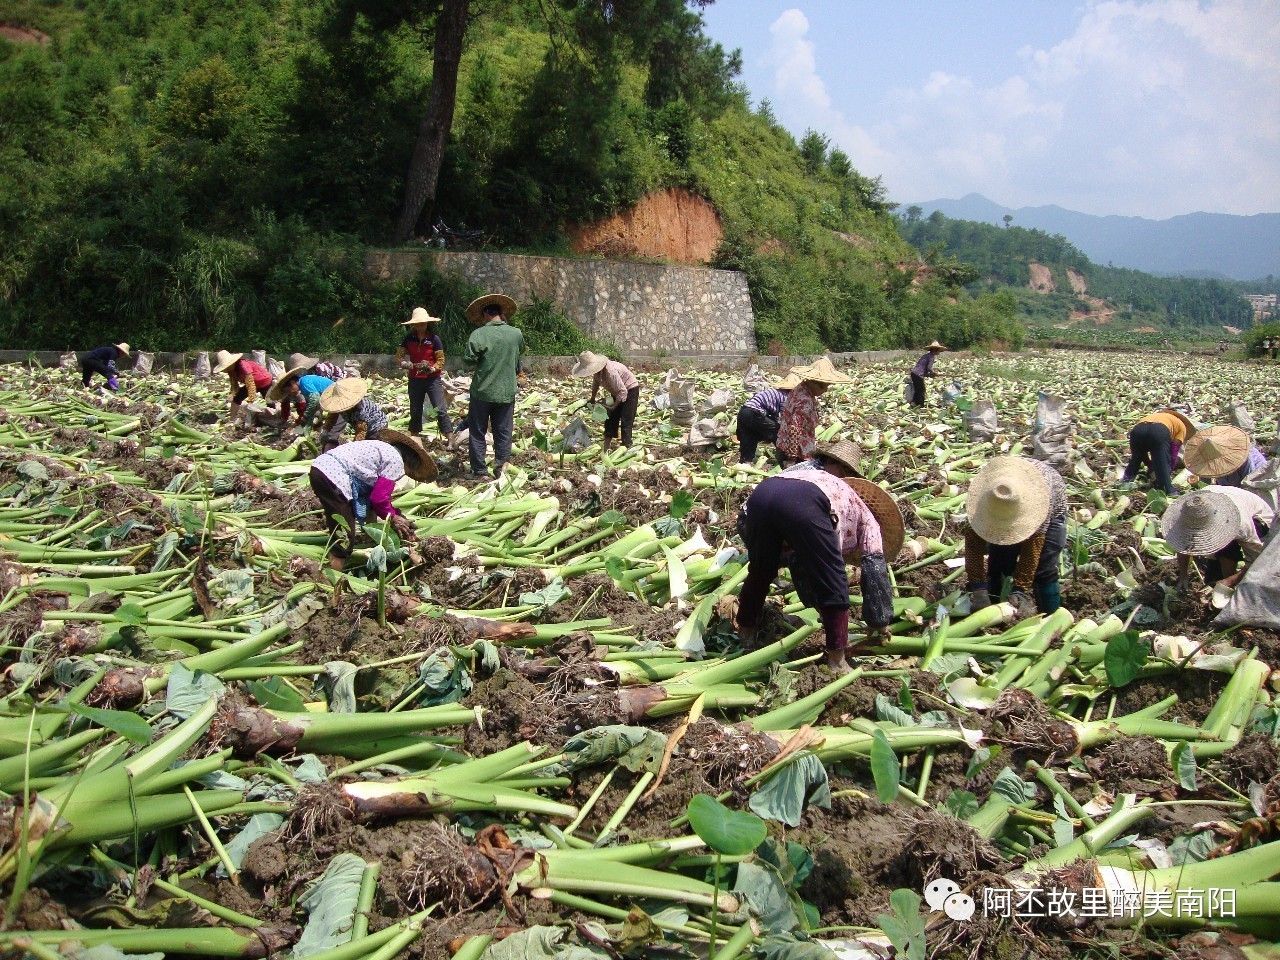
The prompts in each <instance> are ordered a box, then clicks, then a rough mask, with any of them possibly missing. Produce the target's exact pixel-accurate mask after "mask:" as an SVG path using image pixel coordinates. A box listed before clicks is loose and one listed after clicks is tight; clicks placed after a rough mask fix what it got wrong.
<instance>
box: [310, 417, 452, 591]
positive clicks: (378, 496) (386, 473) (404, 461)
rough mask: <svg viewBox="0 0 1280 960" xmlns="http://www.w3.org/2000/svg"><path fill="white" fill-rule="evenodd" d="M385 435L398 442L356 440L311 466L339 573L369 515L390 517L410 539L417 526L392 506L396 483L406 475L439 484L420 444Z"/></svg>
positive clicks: (313, 487) (331, 555)
mask: <svg viewBox="0 0 1280 960" xmlns="http://www.w3.org/2000/svg"><path fill="white" fill-rule="evenodd" d="M387 433H388V434H390V435H391V436H392V437H393V439H394V441H395V442H394V443H384V442H383V441H381V440H356V441H355V442H353V443H345V444H343V445H342V446H340V447H338V448H337V449H335V450H332V451H330V452H329V453H322V454H321V455H320V456H318V457H316V458H315V460H313V461H312V462H311V475H310V477H309V479H310V481H311V490H312V492H313V493H314V494H315V495H316V499H318V500H319V501H320V507H321V509H323V510H324V520H325V525H326V526H327V528H328V530H329V538H330V541H331V546H330V548H329V561H330V563H331V564H333V565H334V566H335V567H337V568H339V569H340V568H341V566H342V561H343V560H345V559H346V558H347V557H349V556H351V551H352V550H354V549H355V537H356V531H357V530H358V529H359V527H360V526H361V525H362V524H363V523H364V522H365V518H366V517H367V516H368V514H369V512H370V511H372V512H373V515H374V516H375V517H376V518H378V519H379V520H383V519H386V518H387V517H390V518H391V524H392V527H393V529H394V530H395V532H396V534H397V535H399V536H400V537H401V538H402V539H403V538H406V537H409V536H411V535H412V533H413V525H412V524H411V523H410V522H409V521H408V520H407V519H406V518H405V517H403V516H402V515H401V514H400V511H398V510H397V509H396V508H395V507H393V506H392V505H391V494H392V492H393V491H394V490H395V486H396V481H397V480H399V479H400V478H401V477H403V476H404V475H405V474H406V473H407V474H408V475H409V476H410V477H412V478H413V479H414V480H419V481H422V482H427V481H430V480H434V479H435V475H436V466H435V461H433V460H432V459H431V458H430V457H429V456H428V455H427V452H426V450H424V449H423V448H422V445H421V444H420V443H418V442H417V441H416V440H414V439H413V438H412V437H409V436H407V435H405V434H400V433H396V432H395V431H391V430H388V431H387ZM344 527H345V531H344V530H343V529H342V528H344ZM344 539H345V541H346V542H345V544H344V543H342V541H343V540H344Z"/></svg>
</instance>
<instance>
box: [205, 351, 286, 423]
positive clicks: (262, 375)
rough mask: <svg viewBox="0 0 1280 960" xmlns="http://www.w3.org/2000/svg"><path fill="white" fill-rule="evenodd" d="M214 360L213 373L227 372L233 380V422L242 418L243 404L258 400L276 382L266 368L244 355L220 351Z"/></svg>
mask: <svg viewBox="0 0 1280 960" xmlns="http://www.w3.org/2000/svg"><path fill="white" fill-rule="evenodd" d="M213 360H214V364H213V372H214V373H222V372H223V371H226V374H227V377H228V378H229V379H230V380H231V419H232V420H235V419H236V418H238V417H239V416H240V405H241V404H243V403H253V401H255V400H257V399H258V394H260V393H266V392H267V391H268V390H270V389H271V386H272V384H273V383H274V382H275V378H274V377H272V376H271V373H270V372H269V371H268V370H267V368H266V367H264V366H263V365H262V364H260V363H254V362H253V361H252V360H246V359H245V358H244V354H243V353H229V352H228V351H226V350H219V351H218V352H217V354H216V355H215V356H214V358H213Z"/></svg>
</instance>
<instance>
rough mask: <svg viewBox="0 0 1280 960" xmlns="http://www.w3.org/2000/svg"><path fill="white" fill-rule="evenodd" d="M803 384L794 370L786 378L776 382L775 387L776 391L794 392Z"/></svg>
mask: <svg viewBox="0 0 1280 960" xmlns="http://www.w3.org/2000/svg"><path fill="white" fill-rule="evenodd" d="M801 382H802V381H801V379H800V377H799V376H798V375H797V374H796V372H795V370H794V369H792V370H791V371H789V372H788V373H787V375H786V376H785V377H783V378H782V379H781V380H778V381H776V382H775V383H774V385H773V386H774V389H775V390H794V389H795V388H796V387H798V386H800V384H801Z"/></svg>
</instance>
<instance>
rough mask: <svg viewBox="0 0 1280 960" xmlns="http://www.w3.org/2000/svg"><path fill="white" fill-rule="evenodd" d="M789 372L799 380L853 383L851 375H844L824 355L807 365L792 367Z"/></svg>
mask: <svg viewBox="0 0 1280 960" xmlns="http://www.w3.org/2000/svg"><path fill="white" fill-rule="evenodd" d="M791 372H792V373H794V374H795V375H796V376H797V377H799V378H800V379H801V380H808V381H812V382H814V383H830V384H836V383H853V379H852V378H851V377H846V376H845V375H844V374H843V373H841V372H840V371H839V370H837V369H836V366H835V364H834V363H832V362H831V361H830V360H828V359H827V358H826V357H819V358H818V359H817V360H815V361H814V362H813V363H811V364H809V365H808V366H807V367H793V368H792V370H791Z"/></svg>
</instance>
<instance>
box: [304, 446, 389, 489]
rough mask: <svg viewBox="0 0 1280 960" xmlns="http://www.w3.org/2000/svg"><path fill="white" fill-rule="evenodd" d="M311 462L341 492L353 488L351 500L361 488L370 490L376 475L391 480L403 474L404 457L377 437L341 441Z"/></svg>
mask: <svg viewBox="0 0 1280 960" xmlns="http://www.w3.org/2000/svg"><path fill="white" fill-rule="evenodd" d="M311 466H312V467H313V468H314V469H316V470H319V471H320V472H321V473H323V474H324V475H325V476H326V477H328V478H329V480H330V481H331V482H332V483H333V485H334V486H335V487H337V488H338V489H339V490H340V491H342V492H343V493H347V492H349V491H353V496H352V499H353V500H354V499H357V498H358V497H359V495H360V492H361V490H365V491H367V490H372V489H373V485H374V484H375V483H377V482H378V479H379V478H386V479H387V480H390V481H391V482H392V483H394V482H395V481H397V480H399V479H400V478H401V477H403V476H404V458H403V457H401V456H400V451H398V450H397V449H396V448H395V447H393V446H392V445H391V444H389V443H383V442H381V441H380V440H356V441H354V442H352V443H344V444H343V445H342V446H340V447H335V448H334V449H332V450H330V451H329V452H328V453H322V454H321V455H320V456H318V457H316V458H315V459H314V460H312V461H311ZM367 496H368V494H367V493H365V497H366V498H367Z"/></svg>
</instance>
